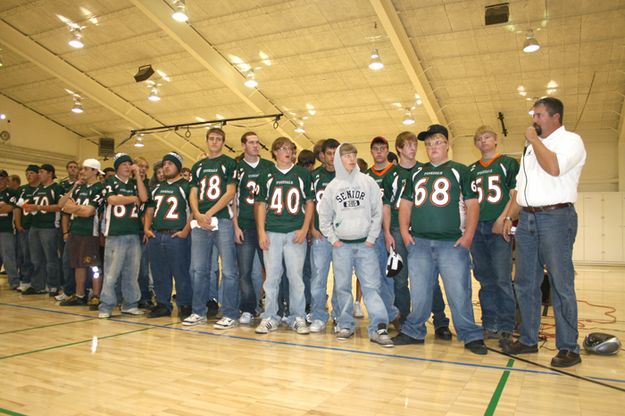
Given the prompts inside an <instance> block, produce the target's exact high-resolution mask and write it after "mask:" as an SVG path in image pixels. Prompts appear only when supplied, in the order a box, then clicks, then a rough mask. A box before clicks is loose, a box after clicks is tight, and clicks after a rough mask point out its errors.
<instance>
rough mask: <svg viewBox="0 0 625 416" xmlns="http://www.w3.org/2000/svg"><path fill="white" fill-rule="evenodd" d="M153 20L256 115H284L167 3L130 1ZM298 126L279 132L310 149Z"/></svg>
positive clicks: (140, 0) (280, 127)
mask: <svg viewBox="0 0 625 416" xmlns="http://www.w3.org/2000/svg"><path fill="white" fill-rule="evenodd" d="M130 2H131V3H132V4H133V5H135V7H137V8H138V9H139V10H141V11H142V12H143V13H144V14H145V15H146V16H147V17H148V18H150V20H152V21H153V22H154V23H155V24H156V25H157V26H158V27H159V28H161V29H162V30H163V31H164V32H165V33H167V35H169V36H170V37H171V38H172V39H174V40H175V41H176V42H178V44H180V46H182V47H183V48H184V49H185V50H186V51H187V52H188V53H189V54H190V55H191V56H192V57H193V58H195V60H197V61H198V62H199V63H200V64H201V65H202V66H203V67H205V68H206V69H207V70H208V71H209V72H210V73H211V74H212V75H213V76H215V78H217V79H218V80H219V81H220V82H221V83H222V84H224V85H225V86H226V87H228V88H229V89H230V90H231V91H232V92H233V93H234V94H235V95H236V96H237V97H238V98H239V99H241V101H243V103H245V104H246V105H247V106H248V107H249V108H250V109H251V110H252V111H253V112H254V115H262V114H274V113H281V112H282V111H281V110H280V109H279V108H278V106H277V105H276V104H274V103H273V102H272V101H271V100H269V99H268V98H267V97H265V96H264V95H263V94H262V92H261V91H260V90H258V89H256V88H247V87H246V86H244V85H243V82H244V81H245V78H244V76H243V75H242V74H241V73H240V72H239V71H238V70H237V69H236V68H235V67H234V65H233V64H232V63H230V62H229V61H228V60H227V59H226V58H225V57H224V56H223V55H222V54H221V53H220V52H219V51H217V50H216V49H215V48H214V47H213V45H211V44H210V42H209V41H208V40H206V39H205V38H204V37H203V36H202V35H201V34H200V33H199V32H198V31H197V30H195V28H193V26H192V22H193V16H190V19H191V20H190V22H191V23H179V22H176V21H175V20H173V19H172V18H171V14H172V12H173V9H172V8H171V7H170V5H169V3H167V2H166V1H164V0H163V1H154V0H130ZM295 127H296V126H295V124H294V123H293V122H292V121H289V122H288V123H286V124H284V125H282V126H279V127H278V128H277V129H276V131H277V132H278V133H279V134H280V135H282V136H287V137H292V138H294V140H295V141H296V142H297V144H298V145H299V146H301V147H303V148H308V147H310V144H311V142H312V141H311V140H310V139H309V138H308V137H307V136H305V135H301V134H297V133H295V132H294V131H293V130H294V129H295Z"/></svg>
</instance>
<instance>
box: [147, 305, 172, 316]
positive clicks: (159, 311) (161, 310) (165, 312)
mask: <svg viewBox="0 0 625 416" xmlns="http://www.w3.org/2000/svg"><path fill="white" fill-rule="evenodd" d="M161 316H171V311H170V310H169V308H168V307H167V306H165V305H163V304H162V303H159V304H157V305H156V306H155V307H153V308H152V310H151V311H150V313H148V318H160V317H161Z"/></svg>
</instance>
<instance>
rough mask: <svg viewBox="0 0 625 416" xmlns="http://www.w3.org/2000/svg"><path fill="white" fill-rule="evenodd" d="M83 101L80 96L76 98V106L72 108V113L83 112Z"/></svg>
mask: <svg viewBox="0 0 625 416" xmlns="http://www.w3.org/2000/svg"><path fill="white" fill-rule="evenodd" d="M83 111H84V110H83V108H82V99H81V98H80V97H79V96H76V95H75V96H74V105H73V106H72V113H76V114H81V113H82V112H83Z"/></svg>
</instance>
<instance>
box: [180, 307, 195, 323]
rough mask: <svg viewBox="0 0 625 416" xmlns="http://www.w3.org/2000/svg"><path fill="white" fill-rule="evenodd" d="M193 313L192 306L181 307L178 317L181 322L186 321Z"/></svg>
mask: <svg viewBox="0 0 625 416" xmlns="http://www.w3.org/2000/svg"><path fill="white" fill-rule="evenodd" d="M191 313H193V308H192V307H191V306H190V305H185V306H181V307H180V308H179V309H178V316H179V317H180V320H181V321H184V320H185V319H187V318H188V317H189V316H191Z"/></svg>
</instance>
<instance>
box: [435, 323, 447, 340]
mask: <svg viewBox="0 0 625 416" xmlns="http://www.w3.org/2000/svg"><path fill="white" fill-rule="evenodd" d="M434 337H435V338H436V339H440V340H443V341H451V331H450V330H449V327H448V326H441V327H438V328H436V329H435V330H434Z"/></svg>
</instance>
